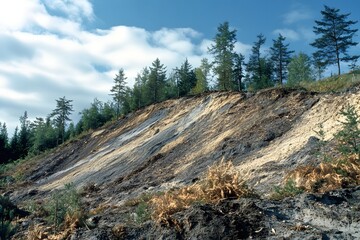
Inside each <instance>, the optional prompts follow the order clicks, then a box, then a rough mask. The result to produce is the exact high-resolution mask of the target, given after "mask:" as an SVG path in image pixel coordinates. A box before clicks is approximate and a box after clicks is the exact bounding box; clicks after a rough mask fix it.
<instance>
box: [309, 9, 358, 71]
mask: <svg viewBox="0 0 360 240" xmlns="http://www.w3.org/2000/svg"><path fill="white" fill-rule="evenodd" d="M321 15H322V20H320V21H315V23H316V26H314V33H315V34H316V35H318V36H319V37H318V38H317V39H315V41H314V42H313V43H311V46H313V47H315V48H317V49H318V50H317V51H316V55H318V56H319V57H320V58H322V59H324V63H325V64H326V65H332V64H336V65H337V68H338V75H340V73H341V69H340V62H341V61H344V62H349V61H353V60H354V59H358V58H359V56H350V55H349V54H348V49H349V48H350V47H352V46H356V45H357V44H358V43H357V42H355V41H353V37H354V35H355V33H356V32H357V31H358V29H351V26H352V25H354V24H356V23H357V21H351V20H348V17H349V15H350V13H348V14H341V13H340V10H339V9H336V8H330V7H328V6H325V9H324V10H322V11H321Z"/></svg>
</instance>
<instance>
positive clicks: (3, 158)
mask: <svg viewBox="0 0 360 240" xmlns="http://www.w3.org/2000/svg"><path fill="white" fill-rule="evenodd" d="M9 159H10V152H9V137H8V133H7V127H6V123H3V124H2V125H1V123H0V164H2V163H6V162H7V161H8V160H9Z"/></svg>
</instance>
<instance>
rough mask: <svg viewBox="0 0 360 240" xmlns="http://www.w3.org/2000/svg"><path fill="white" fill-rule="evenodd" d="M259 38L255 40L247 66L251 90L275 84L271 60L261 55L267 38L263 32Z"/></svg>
mask: <svg viewBox="0 0 360 240" xmlns="http://www.w3.org/2000/svg"><path fill="white" fill-rule="evenodd" d="M257 38H258V40H257V41H256V42H254V46H253V47H252V50H251V55H250V57H249V62H248V64H247V66H246V69H247V72H248V74H249V81H250V83H249V85H250V86H249V87H250V89H251V90H259V89H262V88H267V87H270V86H272V85H273V84H272V80H271V73H272V65H271V62H270V61H268V60H267V59H266V58H265V57H263V56H261V46H262V45H264V44H265V41H266V38H265V37H264V35H262V34H259V35H258V36H257Z"/></svg>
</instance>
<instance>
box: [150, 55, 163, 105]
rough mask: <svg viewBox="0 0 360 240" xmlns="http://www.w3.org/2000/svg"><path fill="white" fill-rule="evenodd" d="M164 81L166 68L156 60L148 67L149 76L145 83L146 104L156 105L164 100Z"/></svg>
mask: <svg viewBox="0 0 360 240" xmlns="http://www.w3.org/2000/svg"><path fill="white" fill-rule="evenodd" d="M165 79H166V68H165V67H164V65H163V64H161V62H160V60H159V59H158V58H157V59H156V60H155V61H154V62H153V63H152V66H151V67H150V74H149V79H148V83H147V100H148V104H151V103H157V102H160V101H161V100H163V98H164V87H165Z"/></svg>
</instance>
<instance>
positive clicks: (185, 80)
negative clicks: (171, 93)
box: [175, 59, 196, 97]
mask: <svg viewBox="0 0 360 240" xmlns="http://www.w3.org/2000/svg"><path fill="white" fill-rule="evenodd" d="M175 71H176V76H177V77H178V88H179V97H182V96H186V95H188V94H189V93H190V91H191V89H192V88H193V87H194V86H195V84H196V76H195V72H194V70H193V69H192V66H191V65H190V63H189V61H188V60H187V59H186V60H185V62H184V63H183V64H182V65H181V66H180V68H176V69H175Z"/></svg>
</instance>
